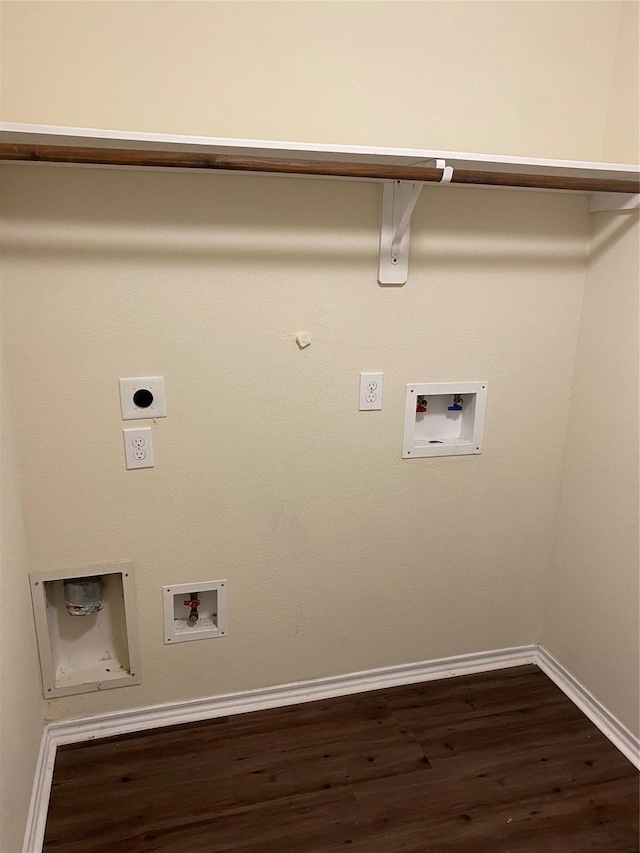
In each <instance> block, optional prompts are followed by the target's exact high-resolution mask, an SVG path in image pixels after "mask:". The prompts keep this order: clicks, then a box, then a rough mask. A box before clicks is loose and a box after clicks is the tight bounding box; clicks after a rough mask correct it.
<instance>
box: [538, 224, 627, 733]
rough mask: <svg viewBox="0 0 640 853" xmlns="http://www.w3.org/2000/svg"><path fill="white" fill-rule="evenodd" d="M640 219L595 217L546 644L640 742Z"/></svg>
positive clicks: (573, 390) (579, 339) (574, 385)
mask: <svg viewBox="0 0 640 853" xmlns="http://www.w3.org/2000/svg"><path fill="white" fill-rule="evenodd" d="M638 257H639V246H638V217H637V214H632V215H631V216H628V217H626V218H621V217H618V216H616V215H615V214H610V213H609V214H607V213H599V214H597V215H595V216H594V218H593V234H592V242H591V259H590V266H589V270H588V273H587V278H586V284H585V293H584V301H583V305H582V314H581V320H580V332H579V335H578V348H577V354H576V366H575V374H574V381H573V389H572V394H571V407H570V413H569V425H568V430H567V442H566V451H565V459H564V467H563V475H562V492H561V501H560V510H559V514H558V529H557V536H556V543H555V548H554V556H553V564H552V584H551V587H550V594H549V606H548V609H547V613H546V620H545V625H544V629H543V632H542V643H543V645H544V646H545V647H546V648H547V649H548V650H549V651H550V652H551V653H552V654H553V655H555V656H556V657H557V658H558V659H559V660H560V662H561V663H562V664H564V666H566V667H567V668H568V669H569V670H570V671H571V672H572V673H573V675H574V676H575V677H576V678H578V680H579V681H581V682H582V684H584V685H585V687H587V688H588V689H589V690H591V692H592V693H593V694H594V695H595V696H596V698H598V699H599V700H600V701H602V702H603V703H604V705H605V706H606V707H607V708H609V710H610V711H611V712H612V713H614V714H615V715H616V716H618V717H619V719H620V720H621V721H622V722H623V723H624V724H625V725H626V726H628V727H629V728H630V729H631V730H632V731H634V732H635V733H636V734H637V733H638V729H639V725H638V724H639V709H638V668H639V663H640V662H639V660H638V636H639V635H638V595H639V590H638V439H639V436H638Z"/></svg>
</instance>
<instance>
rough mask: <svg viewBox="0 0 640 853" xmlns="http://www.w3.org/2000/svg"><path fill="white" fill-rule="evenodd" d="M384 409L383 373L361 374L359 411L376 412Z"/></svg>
mask: <svg viewBox="0 0 640 853" xmlns="http://www.w3.org/2000/svg"><path fill="white" fill-rule="evenodd" d="M381 408H382V373H361V374H360V395H359V402H358V410H359V411H361V412H374V411H379V410H380V409H381Z"/></svg>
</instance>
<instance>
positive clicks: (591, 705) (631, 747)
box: [536, 646, 640, 770]
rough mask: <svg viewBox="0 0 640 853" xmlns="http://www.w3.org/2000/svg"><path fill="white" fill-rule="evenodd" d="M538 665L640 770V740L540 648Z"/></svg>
mask: <svg viewBox="0 0 640 853" xmlns="http://www.w3.org/2000/svg"><path fill="white" fill-rule="evenodd" d="M536 663H537V665H538V666H539V667H540V669H541V670H542V671H543V672H544V674H545V675H546V676H548V677H549V678H550V679H551V681H553V682H554V683H555V684H556V685H557V686H558V687H559V688H560V690H562V692H563V693H564V694H565V695H566V696H568V697H569V699H571V701H572V702H573V704H574V705H576V706H577V707H578V708H580V710H581V711H582V713H583V714H585V715H586V716H587V717H589V719H590V720H591V722H592V723H593V724H594V725H595V726H597V728H599V729H600V731H601V732H602V734H603V735H605V736H606V737H608V738H609V740H610V741H611V743H612V744H613V745H614V746H617V747H618V749H619V750H620V752H621V753H622V754H623V755H624V756H625V757H626V758H628V759H629V761H630V762H631V763H632V764H633V765H634V767H637V768H638V770H640V741H639V740H638V738H637V737H635V735H633V734H632V733H631V732H630V731H629V729H627V728H626V727H625V726H624V725H623V724H622V723H621V722H620V720H618V719H617V718H616V717H614V716H613V714H611V713H610V712H609V711H607V709H606V708H605V707H604V705H603V704H602V703H601V702H599V701H598V700H597V699H596V698H595V696H592V694H591V693H589V691H588V690H587V689H586V687H583V686H582V684H580V682H579V681H578V680H577V679H576V678H574V677H573V675H571V673H570V672H569V671H568V670H566V669H565V668H564V667H563V666H562V664H560V663H558V661H557V660H556V659H555V658H554V657H553V656H552V655H550V654H549V652H548V651H547V650H546V649H544V648H543V647H542V646H538V659H537V661H536Z"/></svg>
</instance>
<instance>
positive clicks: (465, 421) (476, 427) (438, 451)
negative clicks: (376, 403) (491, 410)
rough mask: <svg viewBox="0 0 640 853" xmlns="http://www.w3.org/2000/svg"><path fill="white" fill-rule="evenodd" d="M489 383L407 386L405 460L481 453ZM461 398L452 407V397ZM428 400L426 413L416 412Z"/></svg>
mask: <svg viewBox="0 0 640 853" xmlns="http://www.w3.org/2000/svg"><path fill="white" fill-rule="evenodd" d="M487 389H488V383H487V382H412V383H410V384H409V385H407V396H406V402H405V413H404V443H403V447H402V458H403V459H416V458H420V457H421V456H466V455H469V454H473V455H477V454H479V453H482V438H483V434H484V416H485V411H486V407H487ZM456 394H459V395H460V396H461V397H462V399H463V403H462V407H461V408H460V409H458V408H455V409H454V408H453V397H454V396H455V395H456ZM418 397H426V400H427V404H426V411H417V408H418V407H417V400H418Z"/></svg>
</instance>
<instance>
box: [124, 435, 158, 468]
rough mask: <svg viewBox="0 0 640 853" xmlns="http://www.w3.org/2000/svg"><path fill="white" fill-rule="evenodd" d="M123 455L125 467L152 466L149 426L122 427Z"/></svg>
mask: <svg viewBox="0 0 640 853" xmlns="http://www.w3.org/2000/svg"><path fill="white" fill-rule="evenodd" d="M122 435H123V436H124V456H125V460H126V465H127V469H129V468H153V444H152V442H151V427H139V428H138V429H123V430H122Z"/></svg>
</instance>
